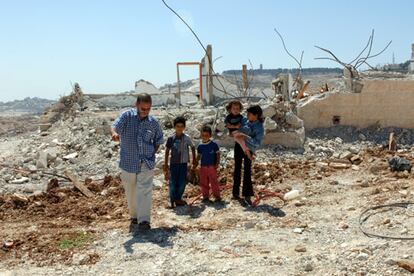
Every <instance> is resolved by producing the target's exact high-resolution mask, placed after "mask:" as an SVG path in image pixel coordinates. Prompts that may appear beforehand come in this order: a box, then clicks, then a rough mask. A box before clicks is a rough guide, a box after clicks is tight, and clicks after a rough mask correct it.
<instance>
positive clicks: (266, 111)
mask: <svg viewBox="0 0 414 276" xmlns="http://www.w3.org/2000/svg"><path fill="white" fill-rule="evenodd" d="M262 110H263V117H268V118H272V117H273V116H274V115H275V114H276V108H275V107H274V106H273V105H267V106H264V107H263V108H262Z"/></svg>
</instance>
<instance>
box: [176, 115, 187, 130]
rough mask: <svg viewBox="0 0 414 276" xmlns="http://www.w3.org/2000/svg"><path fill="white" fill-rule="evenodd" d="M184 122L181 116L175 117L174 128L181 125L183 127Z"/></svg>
mask: <svg viewBox="0 0 414 276" xmlns="http://www.w3.org/2000/svg"><path fill="white" fill-rule="evenodd" d="M185 122H186V119H185V118H184V117H183V116H178V117H176V118H175V119H174V123H173V124H174V127H175V126H176V125H177V124H183V125H184V126H185Z"/></svg>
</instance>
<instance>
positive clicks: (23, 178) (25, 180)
mask: <svg viewBox="0 0 414 276" xmlns="http://www.w3.org/2000/svg"><path fill="white" fill-rule="evenodd" d="M29 180H30V179H29V178H28V177H21V178H19V179H14V180H12V181H10V183H11V184H23V183H26V182H29Z"/></svg>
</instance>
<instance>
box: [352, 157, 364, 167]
mask: <svg viewBox="0 0 414 276" xmlns="http://www.w3.org/2000/svg"><path fill="white" fill-rule="evenodd" d="M350 160H351V163H352V164H355V165H359V164H361V163H362V157H361V156H359V155H354V156H352V157H351V159H350Z"/></svg>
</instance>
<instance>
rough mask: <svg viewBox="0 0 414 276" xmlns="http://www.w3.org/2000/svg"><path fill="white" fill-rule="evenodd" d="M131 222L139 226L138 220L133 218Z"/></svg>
mask: <svg viewBox="0 0 414 276" xmlns="http://www.w3.org/2000/svg"><path fill="white" fill-rule="evenodd" d="M130 222H131V224H138V220H137V218H131V219H130Z"/></svg>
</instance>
